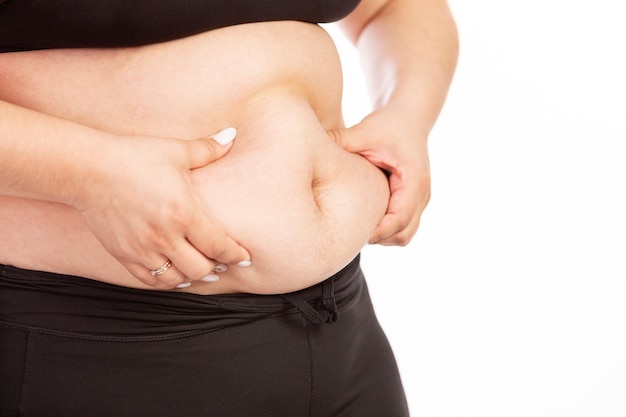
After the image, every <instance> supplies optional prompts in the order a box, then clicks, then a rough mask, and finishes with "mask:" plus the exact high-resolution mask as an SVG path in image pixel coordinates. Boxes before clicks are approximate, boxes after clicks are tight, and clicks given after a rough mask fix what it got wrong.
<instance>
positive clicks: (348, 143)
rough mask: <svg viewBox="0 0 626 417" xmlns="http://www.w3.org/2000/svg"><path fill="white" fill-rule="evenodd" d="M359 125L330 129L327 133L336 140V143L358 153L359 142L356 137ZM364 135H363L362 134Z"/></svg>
mask: <svg viewBox="0 0 626 417" xmlns="http://www.w3.org/2000/svg"><path fill="white" fill-rule="evenodd" d="M358 126H359V125H356V126H353V127H351V128H339V129H333V130H328V131H327V132H326V133H327V135H328V137H329V138H330V139H331V140H332V141H333V142H335V144H336V145H337V146H339V147H341V148H343V149H345V150H346V151H348V152H352V153H356V152H357V151H358V147H357V146H358V144H359V142H358V141H357V140H356V139H353V138H358V137H359V135H358V132H357V130H358V129H357V128H358ZM361 137H362V136H361Z"/></svg>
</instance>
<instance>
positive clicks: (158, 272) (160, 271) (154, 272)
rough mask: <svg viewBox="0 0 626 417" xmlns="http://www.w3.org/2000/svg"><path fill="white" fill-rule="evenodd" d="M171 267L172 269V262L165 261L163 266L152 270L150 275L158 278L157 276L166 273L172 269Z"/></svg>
mask: <svg viewBox="0 0 626 417" xmlns="http://www.w3.org/2000/svg"><path fill="white" fill-rule="evenodd" d="M171 267H172V261H170V260H169V259H168V260H166V261H165V263H164V264H163V265H161V266H160V267H158V268H157V269H151V270H150V273H151V274H152V276H153V277H156V276H159V275H162V274H164V273H166V272H167V270H168V269H170V268H171Z"/></svg>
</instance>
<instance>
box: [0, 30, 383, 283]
mask: <svg viewBox="0 0 626 417" xmlns="http://www.w3.org/2000/svg"><path fill="white" fill-rule="evenodd" d="M303 51H306V53H303ZM0 77H1V78H3V79H4V80H5V81H6V82H5V83H3V84H2V87H0V99H3V100H6V101H10V102H13V103H15V104H19V105H22V106H24V107H28V108H32V109H35V110H38V111H41V112H45V113H49V114H53V115H56V116H59V117H64V118H67V119H70V120H74V121H77V122H80V123H83V124H86V125H89V126H93V127H96V128H99V129H102V130H107V131H110V132H114V133H118V134H142V135H154V136H168V137H177V138H181V139H185V138H189V139H191V138H195V137H200V136H206V135H209V134H211V133H214V132H216V131H218V130H220V129H222V128H223V127H226V126H235V127H237V129H238V136H237V139H236V141H235V145H234V146H233V148H232V149H231V152H230V153H229V154H228V155H227V156H226V157H224V158H223V159H222V160H220V161H217V162H215V163H213V164H211V165H209V166H207V167H204V168H202V169H199V170H196V171H194V173H193V179H194V184H195V188H196V190H197V192H198V195H199V196H200V198H201V199H202V201H203V202H204V204H206V206H207V208H208V210H210V211H211V212H212V213H213V215H214V216H215V217H216V218H217V219H218V220H219V221H220V223H221V224H222V225H223V227H224V228H225V229H226V230H228V232H229V233H230V234H231V235H232V236H233V237H234V238H235V239H236V240H237V241H239V242H240V243H241V244H242V245H243V246H245V247H246V248H247V249H248V250H249V252H250V253H251V255H252V258H253V262H254V266H253V267H252V268H248V269H239V268H231V269H230V270H229V271H228V272H226V273H223V274H221V275H222V279H221V280H220V281H219V282H218V283H212V284H208V283H197V284H196V283H194V285H192V287H190V288H188V289H186V290H187V291H192V292H196V293H200V294H211V293H225V292H254V293H279V292H286V291H293V290H297V289H301V288H304V287H307V286H310V285H312V284H315V283H317V282H319V281H321V280H323V279H324V278H326V277H327V276H329V275H331V274H332V273H334V272H336V271H338V270H339V269H341V268H342V267H343V266H344V265H345V264H346V263H347V262H349V261H350V259H352V257H354V256H355V255H356V253H357V252H358V251H359V250H360V249H361V247H362V246H363V245H364V244H365V242H366V240H367V238H368V237H369V235H370V233H371V232H372V231H373V229H374V227H375V226H376V224H377V222H378V220H379V219H380V218H381V217H382V215H383V214H384V211H385V208H386V202H387V198H388V189H387V185H386V180H385V178H384V176H383V175H382V173H381V172H379V171H378V170H377V169H376V168H375V167H374V166H372V165H371V164H369V163H368V162H367V161H365V160H364V159H363V158H361V157H359V156H357V155H353V154H349V153H347V152H345V151H343V150H341V149H340V148H339V147H337V146H336V145H335V144H334V143H332V141H330V140H329V139H328V137H327V135H326V130H327V129H332V128H336V127H338V126H340V125H341V112H340V105H341V71H340V67H339V62H338V58H337V55H336V51H335V50H334V45H333V44H332V41H331V40H330V38H329V37H328V36H327V35H326V34H325V33H324V32H323V30H322V29H320V28H318V27H316V26H313V25H309V24H303V23H295V22H277V23H261V24H252V25H241V26H235V27H231V28H225V29H220V30H216V31H212V32H208V33H205V34H202V35H198V36H194V37H190V38H186V39H182V40H178V41H174V42H168V43H164V44H159V45H153V46H149V47H141V48H132V49H121V50H120V49H118V50H98V51H92V50H68V51H37V52H28V53H19V54H5V55H0ZM0 228H1V229H2V230H3V239H2V241H0V262H2V263H6V264H12V265H15V266H18V267H22V268H29V269H40V270H46V271H52V272H59V273H67V274H74V275H80V276H84V277H87V278H92V279H96V280H100V281H105V282H109V283H113V284H117V285H123V286H130V287H138V288H142V284H141V283H140V282H139V281H137V280H135V279H134V278H133V277H132V276H131V275H130V274H129V273H127V272H126V271H125V270H124V268H123V267H122V266H121V265H120V264H118V263H117V262H116V261H115V260H114V259H113V258H112V257H111V256H110V255H109V254H108V253H107V252H106V251H105V250H104V249H103V248H102V247H101V246H100V244H99V243H98V242H97V240H96V239H95V238H94V237H93V236H92V235H91V234H90V232H89V230H88V229H87V228H86V225H85V224H84V223H83V221H82V218H81V217H80V215H79V214H78V213H77V212H76V211H74V210H73V209H72V208H70V207H66V206H62V205H58V204H53V203H48V202H42V201H32V200H25V199H16V198H7V197H0Z"/></svg>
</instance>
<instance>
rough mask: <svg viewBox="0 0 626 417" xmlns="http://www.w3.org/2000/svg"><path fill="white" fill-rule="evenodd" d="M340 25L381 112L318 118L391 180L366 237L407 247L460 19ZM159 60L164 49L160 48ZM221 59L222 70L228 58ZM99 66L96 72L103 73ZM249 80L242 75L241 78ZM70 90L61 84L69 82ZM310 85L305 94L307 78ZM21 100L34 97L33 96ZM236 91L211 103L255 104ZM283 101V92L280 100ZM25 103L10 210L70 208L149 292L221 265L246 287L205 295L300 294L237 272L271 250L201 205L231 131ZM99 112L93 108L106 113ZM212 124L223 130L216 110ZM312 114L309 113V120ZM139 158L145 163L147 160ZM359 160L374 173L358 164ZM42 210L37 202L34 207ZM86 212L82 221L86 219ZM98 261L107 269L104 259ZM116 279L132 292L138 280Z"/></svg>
mask: <svg viewBox="0 0 626 417" xmlns="http://www.w3.org/2000/svg"><path fill="white" fill-rule="evenodd" d="M341 25H342V27H343V28H344V30H345V31H346V33H347V35H348V37H349V38H351V39H352V40H354V41H355V43H356V45H357V47H358V48H359V50H360V51H361V53H362V56H363V61H364V67H365V69H366V72H367V73H368V75H369V79H370V81H371V83H370V84H371V89H372V94H373V97H374V98H375V103H376V110H375V111H374V112H373V113H372V114H371V115H369V116H368V117H366V118H365V119H364V120H363V121H362V122H361V123H359V124H358V125H356V126H354V127H351V128H349V129H345V128H343V127H342V125H341V123H340V122H338V121H337V120H334V121H331V119H332V117H331V116H328V115H325V114H321V113H318V114H316V116H317V118H318V120H319V121H320V123H321V124H322V127H323V128H324V129H325V130H326V132H325V134H326V135H328V137H329V138H331V139H332V140H333V141H334V142H335V143H336V144H338V145H339V146H341V147H342V148H344V149H345V150H346V151H348V152H349V153H350V154H353V155H360V156H361V157H364V158H365V159H366V160H368V161H369V162H371V163H372V164H374V165H376V166H378V167H381V168H383V169H385V170H387V171H388V172H389V173H390V178H389V187H390V191H391V197H390V198H389V200H388V203H387V204H386V205H387V210H386V214H385V215H384V216H381V217H382V219H380V218H379V219H378V220H376V221H375V222H374V226H376V224H377V226H376V227H373V228H372V229H373V231H372V232H371V233H370V237H369V241H370V242H377V243H381V244H399V245H403V244H406V243H408V242H409V240H410V239H411V237H412V236H413V235H414V234H415V232H416V230H417V227H418V225H419V218H420V215H421V213H422V211H423V209H424V207H425V206H426V204H427V202H428V198H429V195H430V181H429V170H428V156H427V145H426V142H427V137H428V133H429V131H430V129H431V127H432V125H433V124H434V122H435V120H436V117H437V115H438V113H439V111H440V109H441V106H442V105H443V101H444V99H445V95H446V92H447V88H448V86H449V83H450V80H451V78H452V73H453V71H454V65H455V63H456V54H457V52H456V48H457V45H456V32H455V29H454V24H453V21H452V18H451V16H450V14H449V10H448V8H447V5H446V4H445V2H442V1H434V0H428V1H410V0H407V1H404V0H390V1H374V0H366V1H363V2H362V3H361V5H360V6H359V7H358V8H357V10H355V11H354V12H353V13H352V14H351V15H350V16H349V17H348V18H346V19H345V20H344V21H343V22H341ZM183 47H184V45H183ZM158 51H159V50H158V48H157V49H156V53H158ZM182 52H184V50H183V51H182ZM191 52H193V51H191ZM87 54H88V53H87ZM122 55H123V54H122ZM122 55H115V54H113V53H111V55H110V56H109V57H108V59H107V60H106V61H103V62H104V64H103V65H107V66H110V68H108V69H109V70H115V69H117V68H121V67H124V68H128V67H129V66H132V65H133V62H134V61H133V60H132V59H128V56H126V58H124V57H123V56H122ZM33 56H36V55H35V54H34V55H33ZM89 59H91V58H88V59H86V61H89ZM215 60H216V62H219V56H217V57H215ZM26 64H27V63H26ZM284 64H285V65H284V66H286V64H287V63H284ZM46 68H47V67H46ZM93 68H94V69H93V71H95V72H97V71H99V70H101V69H102V66H99V67H93ZM277 68H281V66H280V65H277ZM2 69H3V68H2V61H0V70H2ZM224 72H225V74H226V73H227V71H224ZM10 73H11V71H8V74H9V75H7V72H2V74H3V75H0V85H1V83H2V82H5V83H7V84H6V85H8V82H9V81H10V83H11V85H14V84H15V82H16V78H15V77H12V76H11V75H10ZM128 74H130V76H131V78H130V79H127V80H125V81H126V85H138V84H137V83H140V80H141V72H132V71H129V72H128ZM238 74H239V75H241V71H239V72H238ZM60 76H61V77H62V75H60ZM133 77H134V78H133ZM86 79H89V78H86ZM63 81H64V80H62V79H61V80H59V82H60V84H59V83H57V84H58V85H64V82H63ZM65 81H67V82H70V83H71V82H75V81H74V80H65ZM244 81H245V80H244ZM23 82H24V83H26V84H28V83H30V82H32V80H29V79H23ZM237 82H241V80H237ZM232 85H234V84H232ZM302 85H304V86H306V82H304V84H300V86H301V87H302ZM31 87H32V86H31ZM309 87H312V86H309ZM77 88H78V87H77ZM22 91H32V88H28V89H23V90H22ZM77 91H81V92H82V91H88V90H87V89H79V90H77ZM311 91H315V89H314V88H310V91H309V92H308V93H304V96H305V97H306V98H307V100H308V102H309V104H311V105H312V106H313V107H315V101H316V100H320V102H328V101H327V100H328V99H324V98H323V97H315V95H316V94H320V93H318V92H315V93H311ZM237 94H239V93H237V92H235V97H231V96H224V97H219V96H217V97H212V99H214V100H215V102H216V103H220V106H218V107H226V108H227V107H228V106H227V104H228V102H229V100H230V102H232V103H236V104H240V103H241V101H242V100H243V99H244V98H243V97H236V95H237ZM288 96H289V97H290V100H292V99H294V97H298V94H295V95H294V94H293V92H289V94H288ZM277 97H284V96H283V95H282V93H281V94H279V95H278V96H277ZM98 98H99V99H100V98H101V97H98ZM114 98H116V99H119V97H114ZM20 100H25V98H24V97H20V98H19V100H5V101H2V102H0V114H2V123H0V140H1V141H2V148H3V149H5V150H6V152H3V153H2V154H0V167H2V172H3V175H2V178H0V195H1V196H3V197H4V198H5V201H7V202H9V201H12V200H10V199H21V200H23V199H31V200H33V201H38V202H42V203H43V202H45V203H46V204H54V205H55V210H58V212H55V213H58V215H59V216H65V214H60V213H61V212H63V213H65V211H67V212H69V211H70V208H71V211H72V215H68V216H69V217H68V219H70V218H71V220H68V222H74V223H72V224H75V225H76V229H75V230H82V232H81V233H83V234H84V236H85V240H84V242H92V243H93V242H96V243H97V245H101V247H102V248H103V249H104V251H103V253H106V256H110V257H112V258H114V259H115V260H116V261H117V262H118V264H119V265H121V266H122V267H123V268H124V271H125V272H123V271H121V270H120V271H115V272H117V273H118V275H119V276H123V274H124V273H126V274H129V275H130V276H132V277H133V279H136V280H137V286H138V287H141V288H144V287H145V288H156V289H171V288H174V287H175V286H176V285H179V284H180V283H183V282H187V281H192V282H194V288H195V286H196V282H197V283H199V281H200V280H201V279H202V278H203V277H205V276H207V275H210V274H211V271H213V269H214V268H215V266H216V265H217V264H219V263H223V264H229V265H231V267H230V272H229V273H227V274H231V275H230V277H232V278H233V279H232V280H231V282H236V283H237V284H236V285H231V286H228V285H226V284H224V281H225V280H221V281H220V283H214V284H207V285H210V286H213V288H211V289H207V288H206V285H204V284H200V283H199V284H200V287H201V288H198V290H197V292H199V293H219V292H232V291H250V292H280V291H283V290H292V289H294V288H289V287H288V286H286V285H283V284H281V285H278V284H276V283H274V284H275V285H273V286H269V287H263V286H261V285H260V284H259V277H263V276H267V274H263V273H260V274H259V275H258V276H254V273H253V272H250V273H246V272H237V271H236V267H233V265H235V264H237V263H239V262H241V261H246V260H250V259H252V258H253V261H254V267H253V268H251V269H255V268H257V259H259V263H258V266H259V269H262V268H261V267H262V266H263V265H264V264H265V262H264V261H263V255H262V254H260V255H258V256H257V255H256V254H255V251H254V250H252V249H250V250H249V247H248V246H247V245H246V244H242V243H243V242H238V240H237V239H236V238H235V237H234V235H233V234H232V233H231V232H230V231H229V230H230V229H229V228H228V227H224V226H223V224H222V221H220V219H218V218H216V217H215V215H214V214H213V213H212V211H211V210H209V209H207V207H210V204H211V203H210V202H207V201H204V200H203V198H202V196H201V195H199V193H198V191H197V189H196V188H197V182H198V181H197V180H194V175H193V173H194V172H197V171H201V169H204V168H205V167H207V168H208V167H210V166H211V165H213V164H215V163H216V161H218V160H220V159H221V158H224V160H225V161H226V157H225V155H227V153H228V152H229V150H230V147H231V146H232V145H227V146H225V147H224V146H221V145H219V144H218V143H216V142H215V141H213V140H211V139H210V138H208V136H209V135H211V134H213V133H215V132H216V131H218V130H219V129H220V128H223V127H224V125H223V124H221V125H220V123H217V122H215V123H209V124H208V125H206V126H203V127H204V128H206V131H203V130H202V129H200V128H199V129H195V130H193V131H190V132H178V131H176V132H174V131H172V134H170V135H168V134H164V133H166V132H167V129H165V130H163V129H156V128H155V129H154V131H151V129H136V130H135V131H130V132H128V131H122V129H120V128H119V127H117V126H110V125H104V124H102V123H100V124H99V122H98V120H94V119H92V118H91V117H90V116H89V114H88V115H86V116H81V114H80V106H77V107H76V108H72V107H71V105H68V106H67V108H65V107H63V104H60V103H71V102H72V101H71V100H69V101H68V100H58V101H57V102H55V106H54V107H53V108H45V109H44V110H45V111H41V109H37V108H36V107H37V106H29V105H24V104H23V103H21V102H20ZM245 100H247V101H246V103H248V102H249V100H251V96H246V97H245ZM101 102H103V101H102V100H97V101H96V102H95V103H94V104H93V106H98V105H102V106H103V108H102V109H101V110H102V111H103V113H105V114H108V113H110V112H111V111H113V109H115V106H114V105H111V106H109V107H106V103H103V104H97V103H101ZM296 103H298V100H294V101H292V102H289V104H288V105H289V107H290V108H291V106H292V105H295V104H296ZM218 107H214V108H218ZM88 108H89V109H90V110H91V111H93V112H97V110H98V109H97V108H96V107H88ZM331 113H333V112H331ZM335 113H336V112H335ZM211 117H212V118H213V119H214V120H215V121H220V120H219V118H220V116H219V114H213V115H212V116H211ZM302 117H305V112H304V111H303V112H302ZM225 119H232V117H230V116H229V117H226V118H225ZM116 120H119V118H118V119H116ZM221 121H230V120H221ZM390 126H391V127H392V128H390ZM209 129H211V130H209ZM240 133H241V132H240ZM251 135H252V133H250V132H249V131H248V133H247V135H246V134H245V129H244V135H243V136H242V135H241V134H240V135H239V136H238V139H236V140H235V143H236V144H237V143H238V141H239V139H240V138H242V140H243V141H244V142H245V138H246V137H249V136H251ZM182 138H184V139H182ZM235 146H239V145H235ZM333 152H335V151H333ZM137 155H141V156H142V157H141V158H137ZM333 155H338V154H336V153H333ZM341 158H344V156H341ZM357 165H358V166H359V167H360V166H363V165H362V164H361V163H360V162H358V163H357ZM111 167H125V168H127V169H125V170H118V169H111ZM368 172H373V171H368ZM314 177H315V176H314ZM375 181H378V180H375ZM322 189H323V187H322ZM138 190H139V191H140V194H139V195H138ZM163 190H167V192H165V193H164V192H163ZM314 191H316V190H314ZM317 191H319V190H317ZM200 194H202V193H200ZM314 195H315V193H314ZM379 195H383V196H384V195H385V193H384V192H383V193H382V194H379ZM386 199H387V197H385V200H386ZM333 201H336V200H333ZM38 204H39V203H35V202H33V203H32V205H31V206H28V207H34V206H36V205H38ZM333 204H335V203H333ZM61 206H62V207H65V208H67V210H65V211H64V209H61V208H60V207H61ZM322 208H323V207H322ZM46 210H48V209H46ZM43 212H45V211H41V212H38V213H40V214H41V213H43ZM337 212H340V211H339V210H338V211H337ZM77 214H78V215H79V216H80V222H82V223H80V222H79V221H78V220H77V216H76V215H77ZM72 216H73V217H72ZM218 217H219V216H218ZM222 217H223V216H222ZM374 217H375V213H374ZM233 224H234V222H233ZM84 226H86V227H84ZM97 245H94V248H95V247H96V246H97ZM252 245H253V246H254V244H253V243H252ZM259 246H260V245H259ZM255 249H256V247H255ZM94 251H96V250H95V249H94ZM96 252H97V251H96ZM94 253H95V252H94ZM98 253H99V252H98ZM98 256H102V259H103V262H104V261H106V259H105V258H106V256H105V255H98ZM344 257H348V256H347V255H344ZM166 259H171V260H172V263H173V265H174V266H173V267H172V268H171V269H170V270H168V272H167V273H166V274H163V275H159V276H156V277H155V276H152V275H151V274H150V269H153V268H157V267H159V266H160V265H162V264H163V263H164V262H165V260H166ZM3 261H4V260H3ZM5 262H6V261H5ZM107 262H108V261H107ZM344 262H345V260H344ZM267 264H269V261H268V262H267ZM335 264H336V265H335V269H336V268H338V267H340V266H341V262H339V261H336V262H335ZM50 269H51V270H54V271H55V272H63V273H66V272H71V271H67V270H59V269H63V268H59V267H58V266H53V267H52V268H50ZM70 269H71V268H70ZM322 269H323V271H321V272H320V274H321V275H320V276H317V277H312V278H311V279H310V280H307V281H306V282H301V283H300V284H299V285H302V286H305V285H310V284H312V283H314V282H315V281H316V280H317V281H319V280H320V279H321V278H322V276H323V274H328V273H330V272H332V268H330V267H328V268H322ZM79 272H80V271H79ZM85 275H86V276H88V275H89V274H85ZM325 276H327V275H325ZM94 279H98V277H95V278H94ZM118 284H120V285H127V286H131V285H130V284H128V281H127V280H123V282H119V283H118ZM220 285H221V287H220ZM202 288H204V289H202Z"/></svg>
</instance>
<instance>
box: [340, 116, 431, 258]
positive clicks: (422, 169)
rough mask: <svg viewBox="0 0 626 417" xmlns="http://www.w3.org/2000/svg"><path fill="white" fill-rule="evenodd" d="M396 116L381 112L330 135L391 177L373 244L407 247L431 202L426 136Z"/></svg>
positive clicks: (371, 239)
mask: <svg viewBox="0 0 626 417" xmlns="http://www.w3.org/2000/svg"><path fill="white" fill-rule="evenodd" d="M410 125H411V123H406V119H405V120H404V123H403V120H402V117H399V116H398V114H397V113H394V112H393V111H392V110H391V109H389V108H385V107H383V108H381V109H379V110H376V111H375V112H373V113H371V114H370V115H368V116H367V117H366V118H364V119H363V120H362V121H361V122H360V123H358V124H357V125H355V126H353V127H350V128H345V129H337V130H333V131H330V132H329V136H330V137H331V139H333V140H334V141H335V143H337V144H338V145H339V146H341V147H342V148H343V149H345V150H346V151H348V152H352V153H356V154H359V155H361V156H363V157H364V158H366V159H367V160H368V161H370V162H371V163H372V164H374V165H376V166H377V167H379V168H381V169H383V170H385V171H387V172H388V173H389V189H390V192H391V197H390V199H389V204H388V206H387V213H386V214H385V216H384V217H383V218H382V219H381V221H380V223H379V224H378V226H377V227H376V229H375V230H374V233H373V234H372V236H371V238H370V243H371V244H374V243H378V244H382V245H399V246H404V245H407V244H408V243H409V242H410V241H411V239H412V238H413V236H414V235H415V233H416V232H417V228H418V226H419V223H420V217H421V215H422V212H423V211H424V209H425V208H426V205H427V204H428V201H429V200H430V164H429V162H428V144H427V136H428V135H427V134H426V133H422V132H419V131H417V130H416V129H413V128H411V126H410Z"/></svg>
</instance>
